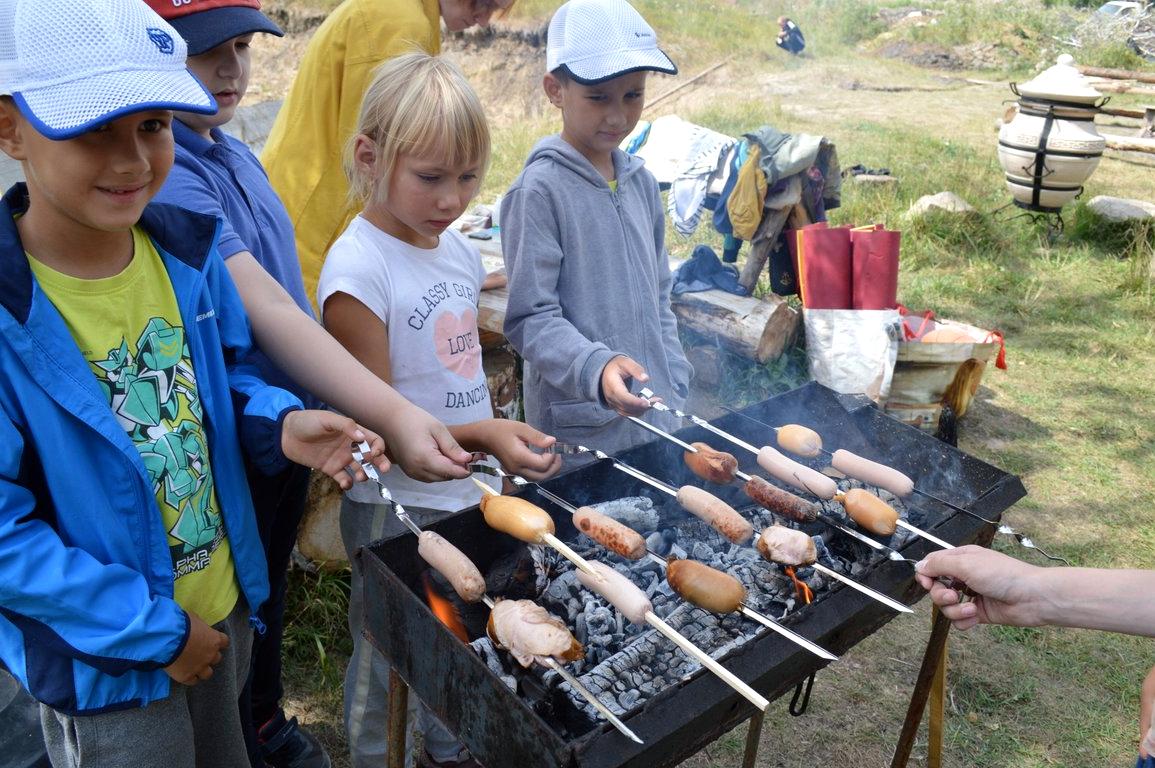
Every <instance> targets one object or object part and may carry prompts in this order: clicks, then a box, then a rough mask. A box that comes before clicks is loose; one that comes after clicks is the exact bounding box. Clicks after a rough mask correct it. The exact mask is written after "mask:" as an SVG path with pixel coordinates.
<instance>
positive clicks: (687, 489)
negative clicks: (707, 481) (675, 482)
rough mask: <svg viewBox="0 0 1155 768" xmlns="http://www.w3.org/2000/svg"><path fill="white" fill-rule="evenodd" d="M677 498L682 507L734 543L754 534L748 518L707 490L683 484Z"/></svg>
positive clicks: (746, 540) (745, 540)
mask: <svg viewBox="0 0 1155 768" xmlns="http://www.w3.org/2000/svg"><path fill="white" fill-rule="evenodd" d="M677 499H678V503H679V504H681V505H682V508H683V509H685V510H686V511H687V512H689V513H690V514H691V515H694V516H696V517H700V518H701V519H702V520H704V521H705V522H707V523H709V524H710V527H712V528H713V529H714V530H716V531H717V532H718V533H720V534H722V535H723V536H725V537H726V538H727V539H729V540H730V541H732V542H734V543H735V544H745V543H746V542H748V541H750V539H751V537H753V535H754V526H753V525H751V524H750V521H749V520H747V519H746V518H744V517H742V516H741V515H739V514H738V512H737V511H736V510H735V509H734V508H733V507H731V506H730V505H729V504H727V503H726V502H724V501H722V500H721V499H719V498H718V497H717V496H715V495H714V494H712V493H710V492H709V491H704V490H702V489H701V488H695V487H694V486H692V485H683V486H682V487H681V488H679V489H678V496H677Z"/></svg>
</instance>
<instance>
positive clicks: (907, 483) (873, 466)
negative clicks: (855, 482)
mask: <svg viewBox="0 0 1155 768" xmlns="http://www.w3.org/2000/svg"><path fill="white" fill-rule="evenodd" d="M830 463H831V465H833V466H834V468H835V469H837V470H838V471H839V472H841V473H843V474H845V475H850V476H851V477H854V478H857V479H859V480H861V481H862V482H864V483H870V484H871V485H876V486H878V487H879V488H885V489H886V490H888V491H890V492H891V493H893V494H894V495H895V496H897V497H899V498H900V499H904V498H906V497H907V496H909V495H910V494H912V493H914V481H913V480H911V479H910V478H909V477H907V476H906V475H904V474H902V473H901V472H899V471H898V470H897V469H894V468H893V467H888V466H886V465H885V464H879V463H878V462H877V461H871V460H870V459H864V458H862V457H861V456H859V455H858V454H855V453H851V452H850V451H844V450H842V449H841V448H839V449H838V450H837V451H835V452H834V456H833V458H832V459H831V460H830Z"/></svg>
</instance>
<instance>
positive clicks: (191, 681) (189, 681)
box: [164, 613, 229, 685]
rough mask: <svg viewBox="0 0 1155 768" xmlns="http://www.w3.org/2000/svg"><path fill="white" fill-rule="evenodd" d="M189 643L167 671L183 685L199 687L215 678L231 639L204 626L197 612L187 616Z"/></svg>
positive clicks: (165, 669) (166, 668)
mask: <svg viewBox="0 0 1155 768" xmlns="http://www.w3.org/2000/svg"><path fill="white" fill-rule="evenodd" d="M187 615H188V623H189V628H188V642H186V643H185V646H184V650H183V651H181V652H180V656H177V657H176V661H174V662H173V663H172V664H169V665H168V666H167V667H165V668H164V671H165V672H167V673H168V676H169V677H171V678H172V679H173V680H175V681H177V682H178V683H180V684H181V685H196V684H197V683H199V682H200V681H201V680H208V679H209V678H210V677H212V676H213V667H215V666H216V665H217V664H220V663H221V660H222V659H223V658H224V656H223V655H222V654H223V653H224V650H225V648H228V647H229V636H228V635H226V634H224V633H223V632H217V631H216V630H215V629H213V628H212V627H210V626H209V625H208V624H205V622H204V620H203V619H201V617H200V616H197V615H196V614H195V613H188V614H187Z"/></svg>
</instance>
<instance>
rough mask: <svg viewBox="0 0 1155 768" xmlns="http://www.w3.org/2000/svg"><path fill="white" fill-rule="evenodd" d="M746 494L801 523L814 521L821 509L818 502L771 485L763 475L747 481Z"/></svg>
mask: <svg viewBox="0 0 1155 768" xmlns="http://www.w3.org/2000/svg"><path fill="white" fill-rule="evenodd" d="M746 495H747V496H749V497H750V498H751V499H753V500H754V501H756V502H757V503H759V504H761V505H762V506H763V507H765V508H766V509H768V510H770V511H771V512H775V513H777V514H779V515H782V516H783V517H788V518H790V519H791V520H794V521H795V522H799V523H813V522H814V521H815V520H817V519H818V513H819V512H820V511H821V510H820V509H819V507H818V505H817V504H814V503H813V502H809V501H807V500H806V499H804V498H802V497H800V496H795V495H794V494H793V493H791V492H790V491H784V490H782V489H781V488H779V487H778V486H776V485H771V484H770V483H768V482H766V481H765V480H764V479H762V478H761V477H751V478H750V479H749V480H747V481H746Z"/></svg>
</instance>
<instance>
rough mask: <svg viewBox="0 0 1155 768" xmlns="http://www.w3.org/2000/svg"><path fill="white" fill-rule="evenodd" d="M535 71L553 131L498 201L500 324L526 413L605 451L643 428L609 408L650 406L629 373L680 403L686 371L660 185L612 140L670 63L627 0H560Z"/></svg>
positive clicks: (635, 437) (668, 421) (670, 419)
mask: <svg viewBox="0 0 1155 768" xmlns="http://www.w3.org/2000/svg"><path fill="white" fill-rule="evenodd" d="M546 70H547V74H546V75H545V78H544V81H543V86H544V88H545V92H546V95H547V96H548V97H549V100H550V102H551V103H552V104H554V106H556V107H558V108H559V109H560V110H561V118H562V130H561V134H560V135H558V136H550V137H547V138H545V139H542V140H541V141H540V142H538V144H537V146H535V147H534V148H533V151H532V152H531V153H530V155H529V158H528V159H527V160H526V163H525V167H524V168H523V169H522V172H521V174H520V175H519V176H518V177H517V179H516V180H515V181H514V183H513V186H512V187H510V189H509V191H508V193H506V195H505V197H504V199H503V201H502V205H501V225H502V246H503V249H504V256H505V265H506V272H507V274H508V276H509V303H508V307H507V310H506V317H505V335H506V337H507V338H508V339H509V341H510V343H511V344H512V345H513V346H514V348H515V349H517V351H518V352H519V353H520V354H521V355H522V357H523V358H524V359H525V373H524V384H523V386H524V392H525V414H526V421H528V422H529V423H530V424H532V425H534V426H535V427H537V428H539V429H541V430H543V431H545V432H547V433H549V434H552V435H554V436H556V437H557V439H558V440H562V441H565V442H576V443H580V444H583V445H592V446H597V447H598V448H599V449H601V450H603V451H607V452H610V453H612V452H615V451H617V450H620V449H622V448H626V447H629V446H630V445H633V444H636V443H638V442H642V441H643V440H645V439H648V437H647V433H646V432H645V431H643V430H641V429H640V428H638V427H637V426H636V425H634V424H631V423H629V422H628V421H626V420H625V419H620V418H618V414H623V415H627V414H628V415H641V414H643V413H646V412H647V411H648V409H649V406H650V404H649V402H647V401H646V400H645V399H643V398H641V397H639V396H637V395H635V394H633V393H632V392H631V391H630V388H631V385H632V384H633V383H635V382H636V383H638V384H641V383H648V384H651V385H652V386H653V389H654V390H655V391H656V392H657V394H658V395H659V396H661V397H663V398H664V399H665V400H666V402H667V403H668V404H669V405H670V406H671V407H673V408H681V407H682V406H683V404H684V403H685V398H686V396H687V394H688V393H689V386H690V377H691V376H692V374H693V368H692V367H691V365H690V364H689V362H687V360H686V355H685V352H684V351H683V350H682V345H681V342H680V341H679V338H678V325H677V321H676V320H675V318H674V313H673V311H672V310H671V308H670V283H671V275H670V266H669V262H668V257H667V255H666V249H665V217H664V214H663V205H662V199H661V195H660V193H659V192H658V184H657V182H656V181H655V180H654V177H653V175H652V174H651V173H650V172H649V171H647V170H646V169H645V168H644V163H643V161H642V160H640V159H639V158H637V157H635V156H633V155H628V154H626V153H625V152H623V151H622V150H621V149H619V147H618V144H619V143H620V142H621V141H622V139H624V138H625V137H626V136H627V135H629V133H630V131H632V130H633V128H634V126H635V125H637V122H638V119H639V117H640V116H641V113H642V107H643V106H644V105H645V93H646V77H647V75H648V73H649V72H664V73H667V74H673V73H676V72H677V67H675V66H674V64H673V62H672V61H670V59H669V57H668V56H666V54H665V53H663V52H662V50H661V49H660V48H658V42H657V37H656V36H655V34H654V30H653V29H652V28H651V27H650V25H649V24H647V23H646V22H645V20H644V19H643V18H642V17H641V15H640V14H638V12H637V11H636V10H634V8H633V7H632V6H630V5H629V3H627V2H625V0H571V2H568V3H566V4H565V5H563V6H562V7H561V8H559V9H558V10H557V12H556V13H555V14H554V16H553V18H552V19H551V20H550V24H549V36H548V42H547V45H546ZM649 418H650V419H651V420H652V421H654V422H655V423H656V424H657V425H659V426H662V427H663V428H664V429H667V430H669V431H674V430H675V429H677V428H678V427H679V426H680V424H679V422H678V420H677V419H676V418H675V417H674V416H673V415H672V414H669V413H661V412H658V411H652V412H650V414H649Z"/></svg>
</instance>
